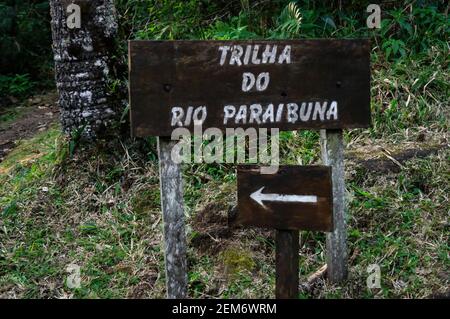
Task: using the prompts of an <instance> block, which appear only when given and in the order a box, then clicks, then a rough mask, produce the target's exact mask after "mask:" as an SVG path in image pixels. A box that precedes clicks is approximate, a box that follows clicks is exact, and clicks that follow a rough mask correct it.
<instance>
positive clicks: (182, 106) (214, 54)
mask: <svg viewBox="0 0 450 319" xmlns="http://www.w3.org/2000/svg"><path fill="white" fill-rule="evenodd" d="M369 50H370V46H369V41H368V40H336V39H331V40H325V39H324V40H289V41H256V40H255V41H130V43H129V58H130V79H129V80H130V105H131V124H132V133H133V135H135V136H151V135H153V136H170V135H171V133H172V131H173V130H174V129H175V128H178V127H185V128H188V129H189V130H191V131H193V127H194V124H197V125H201V126H203V127H206V128H209V127H216V128H219V129H223V130H224V129H225V128H233V127H242V128H246V127H265V128H278V129H280V130H297V129H325V128H326V129H343V128H357V127H368V126H370V121H371V120H370V70H369V56H370V55H369Z"/></svg>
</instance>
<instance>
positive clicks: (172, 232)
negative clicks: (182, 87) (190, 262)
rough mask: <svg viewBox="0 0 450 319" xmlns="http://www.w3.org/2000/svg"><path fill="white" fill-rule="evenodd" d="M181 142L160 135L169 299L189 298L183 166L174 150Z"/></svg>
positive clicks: (160, 171) (165, 254) (160, 166)
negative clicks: (177, 161)
mask: <svg viewBox="0 0 450 319" xmlns="http://www.w3.org/2000/svg"><path fill="white" fill-rule="evenodd" d="M176 142H177V141H172V140H171V138H170V137H158V155H159V175H160V191H161V210H162V213H163V222H164V244H165V247H164V260H165V268H166V287H167V293H166V294H167V298H169V299H181V298H186V297H187V261H186V233H185V217H184V203H183V180H182V176H181V167H180V165H179V164H176V163H174V162H173V160H172V157H171V152H172V148H173V146H174V145H175V144H176Z"/></svg>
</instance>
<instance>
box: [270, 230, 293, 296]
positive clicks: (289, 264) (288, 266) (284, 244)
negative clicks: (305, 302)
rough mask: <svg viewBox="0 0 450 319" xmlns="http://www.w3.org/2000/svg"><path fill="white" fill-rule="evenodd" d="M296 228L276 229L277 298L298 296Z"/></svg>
mask: <svg viewBox="0 0 450 319" xmlns="http://www.w3.org/2000/svg"><path fill="white" fill-rule="evenodd" d="M298 236H299V235H298V230H280V229H277V230H276V238H275V242H276V243H275V260H276V279H275V282H276V283H275V285H276V288H275V297H276V298H277V299H297V298H298V284H299V274H298V271H299V269H298V251H299V244H298V239H299V237H298Z"/></svg>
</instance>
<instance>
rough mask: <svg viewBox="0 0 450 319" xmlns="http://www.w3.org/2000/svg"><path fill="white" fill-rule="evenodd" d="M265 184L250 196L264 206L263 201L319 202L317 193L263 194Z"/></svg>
mask: <svg viewBox="0 0 450 319" xmlns="http://www.w3.org/2000/svg"><path fill="white" fill-rule="evenodd" d="M263 189H264V186H263V187H261V188H260V189H258V190H257V191H255V192H253V193H252V194H251V195H250V198H251V199H253V200H254V201H255V202H257V203H258V204H260V205H261V206H262V207H264V208H266V206H264V204H263V201H269V202H285V203H288V202H289V203H317V196H315V195H281V194H263V193H262V190H263Z"/></svg>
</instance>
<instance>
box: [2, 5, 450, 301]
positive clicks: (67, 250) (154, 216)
mask: <svg viewBox="0 0 450 319" xmlns="http://www.w3.org/2000/svg"><path fill="white" fill-rule="evenodd" d="M189 8H190V7H189ZM195 8H196V7H193V8H191V9H192V10H194V9H195ZM309 14H311V15H312V14H315V13H314V12H313V11H311V10H310V11H304V12H303V15H304V19H305V21H307V20H308V15H309ZM241 19H242V20H245V19H246V17H242V18H241V17H239V18H236V19H234V20H233V19H232V21H231V22H229V23H228V24H215V25H213V26H212V27H211V30H209V31H208V30H207V31H208V32H210V33H211V34H205V35H204V37H219V36H220V35H221V34H222V33H223V36H224V37H230V34H231V35H233V37H237V38H239V37H241V36H246V34H247V35H248V34H249V32H256V31H254V30H253V31H252V30H247V29H246V28H242V26H241V25H240V23H241ZM291 20H292V19H288V20H287V21H288V22H289V21H291ZM294 22H295V21H294ZM350 22H351V21H350ZM350 22H349V27H348V28H353V29H352V32H353V31H355V32H356V27H355V26H354V25H352V24H351V23H350ZM234 24H239V26H238V27H236V26H234ZM286 26H287V27H286V28H284V27H282V24H280V28H277V29H275V30H273V35H274V37H275V36H277V34H278V33H282V34H284V33H286V32H287V31H289V30H291V27H289V25H288V24H286ZM294 26H295V25H294ZM185 27H187V28H189V25H186V26H185V25H183V26H179V25H178V24H174V25H173V26H171V28H163V29H161V30H159V29H158V28H157V30H144V31H145V32H147V33H149V32H150V33H155V34H159V36H160V38H165V37H167V36H168V35H167V34H166V33H168V34H169V33H170V36H171V37H173V38H176V37H178V36H181V35H180V34H181V33H182V31H179V30H181V29H183V30H184V28H185ZM305 27H306V24H303V25H302V28H303V29H305ZM177 28H179V29H177ZM144 31H142V33H145V32H144ZM237 31H239V32H242V33H243V35H242V34H235V32H237ZM303 31H305V30H303ZM341 31H342V33H343V34H345V32H344V31H345V30H337V31H336V32H341ZM183 32H184V31H183ZM189 32H190V31H189ZM221 32H222V33H221ZM323 32H325V28H324V31H323ZM327 32H329V31H328V29H327ZM325 35H326V34H325ZM142 36H143V37H145V36H146V35H145V34H143V35H142ZM377 50H379V48H378V49H377ZM377 50H374V54H373V56H372V69H373V71H372V114H373V127H372V128H371V129H368V130H351V131H348V132H346V133H345V141H346V145H347V149H346V156H347V157H346V183H347V184H346V185H347V200H348V221H347V222H348V237H349V238H348V248H349V271H350V273H349V280H348V281H347V282H346V283H344V284H342V285H332V284H331V283H330V282H328V281H327V280H326V279H324V278H321V279H319V280H318V281H316V282H315V283H314V284H312V285H302V289H301V291H300V296H299V297H300V298H424V297H430V296H438V295H441V296H442V295H445V296H448V294H449V290H448V287H449V278H450V276H449V269H450V259H449V252H450V250H449V245H448V242H449V238H448V234H449V232H448V227H449V198H448V196H449V195H448V194H450V175H449V172H450V151H449V147H448V141H449V139H448V137H449V136H448V131H449V122H448V120H449V118H450V116H449V115H450V114H449V113H448V112H449V99H448V96H449V85H448V80H447V79H448V78H449V70H448V63H449V57H448V46H442V45H441V44H439V45H436V46H431V47H430V48H429V49H428V50H423V51H422V52H419V53H417V54H415V55H412V56H408V55H405V56H403V57H398V58H396V60H395V62H392V61H386V59H385V57H384V56H383V54H381V53H380V52H379V51H377ZM4 119H5V120H8V121H9V120H11V121H13V120H14V115H7V116H6V117H5V118H4ZM2 120H3V118H2ZM280 137H281V145H280V154H281V157H282V160H281V162H282V163H289V164H302V165H310V164H317V163H320V149H319V143H318V140H319V137H318V133H317V132H314V131H299V132H283V133H282V134H281V136H280ZM155 145H156V143H155V140H154V139H150V140H145V141H144V140H129V139H125V140H119V139H117V138H116V139H111V140H108V141H99V143H97V144H96V145H86V144H78V145H76V151H75V152H72V151H73V149H75V146H74V141H68V140H67V139H66V138H65V137H63V136H61V133H60V128H59V127H57V126H55V127H51V128H50V129H49V130H47V131H45V132H42V133H39V134H38V135H36V136H35V137H33V138H32V139H30V140H27V141H23V142H21V143H20V144H19V145H18V147H17V148H15V150H14V151H12V152H11V153H9V154H8V155H7V157H6V158H5V160H4V161H3V162H2V163H0V215H1V218H0V297H5V298H13V297H15V298H25V297H31V298H163V297H164V291H165V287H164V286H165V274H164V256H163V242H162V238H163V237H162V218H161V212H160V195H159V186H158V182H159V177H158V163H157V156H156V150H155ZM431 149H432V150H434V151H433V152H431V151H430V152H425V153H423V154H422V155H420V156H405V154H406V152H408V151H411V150H431ZM392 158H394V160H395V161H393V160H392ZM369 161H372V162H370V163H372V164H371V165H369ZM386 163H388V164H391V166H386V165H385V164H386ZM386 167H388V168H389V167H391V168H389V169H386ZM392 167H394V168H395V169H392ZM184 183H185V184H184V193H185V204H186V216H187V238H188V244H189V246H188V266H189V273H188V278H189V296H190V297H194V298H211V297H212V298H270V297H273V292H274V284H275V272H274V262H275V255H274V233H273V232H272V231H269V230H261V229H235V228H230V227H229V226H228V224H227V218H226V217H227V214H228V213H229V211H230V210H231V209H232V207H233V206H234V205H235V203H236V176H235V171H234V166H232V165H219V164H196V165H187V166H185V167H184ZM324 248H325V235H324V234H323V233H314V232H301V242H300V252H299V256H300V261H299V262H300V264H299V266H300V281H301V282H305V281H306V279H307V277H308V276H309V275H310V274H311V273H313V272H315V271H316V270H317V269H319V268H320V267H321V266H322V265H323V264H324V263H325V253H324ZM73 264H75V265H78V266H80V269H81V287H79V288H69V286H68V285H67V282H66V280H67V278H68V277H69V276H70V275H71V273H70V272H69V271H68V267H69V265H73ZM371 264H378V265H379V266H380V268H381V289H368V288H367V286H366V279H367V276H368V273H367V267H368V266H369V265H371Z"/></svg>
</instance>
